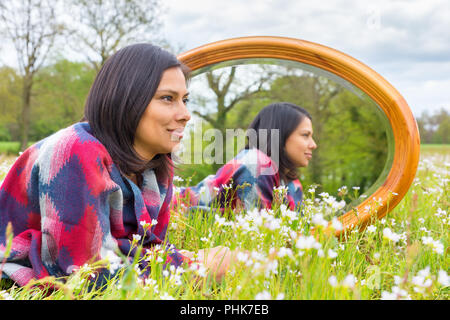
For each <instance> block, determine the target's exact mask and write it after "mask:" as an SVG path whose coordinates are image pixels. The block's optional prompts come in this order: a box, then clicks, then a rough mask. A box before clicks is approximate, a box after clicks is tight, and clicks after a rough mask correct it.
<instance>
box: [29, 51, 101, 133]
mask: <svg viewBox="0 0 450 320" xmlns="http://www.w3.org/2000/svg"><path fill="white" fill-rule="evenodd" d="M94 77H95V71H94V69H93V68H91V67H90V66H89V65H88V64H86V63H81V62H71V61H68V60H64V59H63V60H59V61H57V62H56V63H55V64H53V65H50V66H48V67H46V68H43V69H42V70H41V71H40V72H39V73H38V75H37V77H36V85H35V89H34V90H35V91H34V92H35V96H34V97H33V101H32V102H33V110H32V119H33V120H32V123H31V130H30V139H32V140H35V141H38V140H40V139H42V138H44V137H46V136H48V135H50V134H52V133H54V132H56V131H58V130H59V129H62V128H64V127H67V126H69V125H71V124H73V123H75V122H77V121H79V120H80V119H81V118H82V116H83V112H84V103H85V100H86V98H87V95H88V93H89V89H90V87H91V85H92V82H93V81H94Z"/></svg>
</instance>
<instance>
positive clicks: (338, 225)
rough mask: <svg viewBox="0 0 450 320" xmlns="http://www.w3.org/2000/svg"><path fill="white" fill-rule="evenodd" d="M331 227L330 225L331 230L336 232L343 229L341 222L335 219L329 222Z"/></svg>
mask: <svg viewBox="0 0 450 320" xmlns="http://www.w3.org/2000/svg"><path fill="white" fill-rule="evenodd" d="M331 225H332V227H333V229H334V230H337V231H340V230H342V229H344V226H343V224H342V222H341V221H339V219H338V218H336V217H333V219H332V220H331Z"/></svg>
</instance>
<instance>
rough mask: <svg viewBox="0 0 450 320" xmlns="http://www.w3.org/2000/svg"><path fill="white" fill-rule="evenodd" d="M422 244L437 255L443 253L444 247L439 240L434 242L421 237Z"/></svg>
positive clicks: (430, 238)
mask: <svg viewBox="0 0 450 320" xmlns="http://www.w3.org/2000/svg"><path fill="white" fill-rule="evenodd" d="M422 243H423V244H424V245H427V246H429V247H431V248H432V249H433V251H434V252H436V253H438V254H443V253H444V245H443V244H442V243H441V242H440V241H439V240H434V239H433V238H432V237H422Z"/></svg>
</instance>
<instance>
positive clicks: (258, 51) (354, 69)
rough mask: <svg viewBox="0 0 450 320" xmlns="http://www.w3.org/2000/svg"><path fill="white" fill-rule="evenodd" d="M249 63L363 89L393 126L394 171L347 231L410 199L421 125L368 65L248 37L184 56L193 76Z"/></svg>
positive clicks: (291, 42) (311, 46) (313, 48)
mask: <svg viewBox="0 0 450 320" xmlns="http://www.w3.org/2000/svg"><path fill="white" fill-rule="evenodd" d="M245 58H276V59H284V60H293V61H298V62H301V63H305V64H308V65H312V66H315V67H318V68H320V69H323V70H326V71H329V72H331V73H333V74H335V75H337V76H339V77H341V78H343V79H345V80H347V81H349V82H350V83H352V84H353V85H355V86H356V87H358V88H359V89H361V90H362V91H363V92H365V93H366V94H367V95H368V96H369V97H370V98H372V99H373V100H374V101H375V102H376V103H377V104H378V105H379V106H380V108H381V109H382V110H383V112H384V113H385V115H386V116H387V118H388V120H389V123H390V125H391V128H392V131H393V136H394V143H395V151H394V158H393V162H392V167H391V169H390V171H389V174H388V176H387V178H386V180H385V181H384V183H382V185H381V186H380V187H379V188H378V189H377V190H375V192H374V193H373V194H372V195H370V196H369V197H367V198H366V200H364V201H363V202H361V203H360V204H359V205H358V206H357V207H356V212H355V211H353V210H351V211H348V212H346V213H345V214H343V215H342V216H340V217H339V220H340V221H341V222H342V224H343V226H344V228H343V230H334V232H335V234H336V236H340V235H342V234H344V233H345V232H346V231H349V230H351V229H352V228H355V227H357V226H358V227H362V228H364V227H365V226H366V225H367V224H369V223H370V221H371V218H372V217H374V216H375V215H376V217H377V218H382V217H384V216H385V215H386V214H387V213H388V212H389V211H391V210H392V209H393V208H394V207H395V206H396V205H397V204H398V203H399V202H400V201H401V200H402V198H403V197H404V196H405V194H406V193H407V192H408V189H409V187H410V186H411V184H412V182H413V180H414V177H415V174H416V171H417V166H418V163H419V152H420V136H419V131H418V128H417V123H416V120H415V119H414V116H413V114H412V112H411V110H410V108H409V106H408V104H407V103H406V101H405V99H404V98H403V97H402V96H401V95H400V93H399V92H398V91H397V90H396V89H395V88H394V87H393V86H392V85H391V84H390V83H388V82H387V81H386V80H385V79H384V78H383V77H381V76H380V75H379V74H378V73H376V72H375V71H374V70H372V69H370V68H369V67H368V66H366V65H365V64H363V63H362V62H360V61H358V60H356V59H354V58H352V57H350V56H348V55H346V54H344V53H342V52H340V51H337V50H335V49H332V48H329V47H326V46H323V45H320V44H317V43H313V42H309V41H304V40H299V39H293V38H285V37H265V36H257V37H242V38H234V39H227V40H221V41H217V42H213V43H210V44H206V45H203V46H200V47H198V48H195V49H192V50H189V51H187V52H184V53H182V54H180V55H178V59H179V60H180V61H182V62H183V63H185V64H186V65H187V66H188V67H189V68H191V70H197V69H200V68H203V67H206V66H210V65H213V64H216V63H219V62H224V61H229V60H236V59H245ZM329 230H331V229H329Z"/></svg>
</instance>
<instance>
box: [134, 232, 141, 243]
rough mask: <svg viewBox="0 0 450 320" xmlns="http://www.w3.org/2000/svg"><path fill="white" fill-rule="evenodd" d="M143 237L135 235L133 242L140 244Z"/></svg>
mask: <svg viewBox="0 0 450 320" xmlns="http://www.w3.org/2000/svg"><path fill="white" fill-rule="evenodd" d="M141 239H142V237H141V236H140V235H139V234H133V242H139V241H140V240H141Z"/></svg>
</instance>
